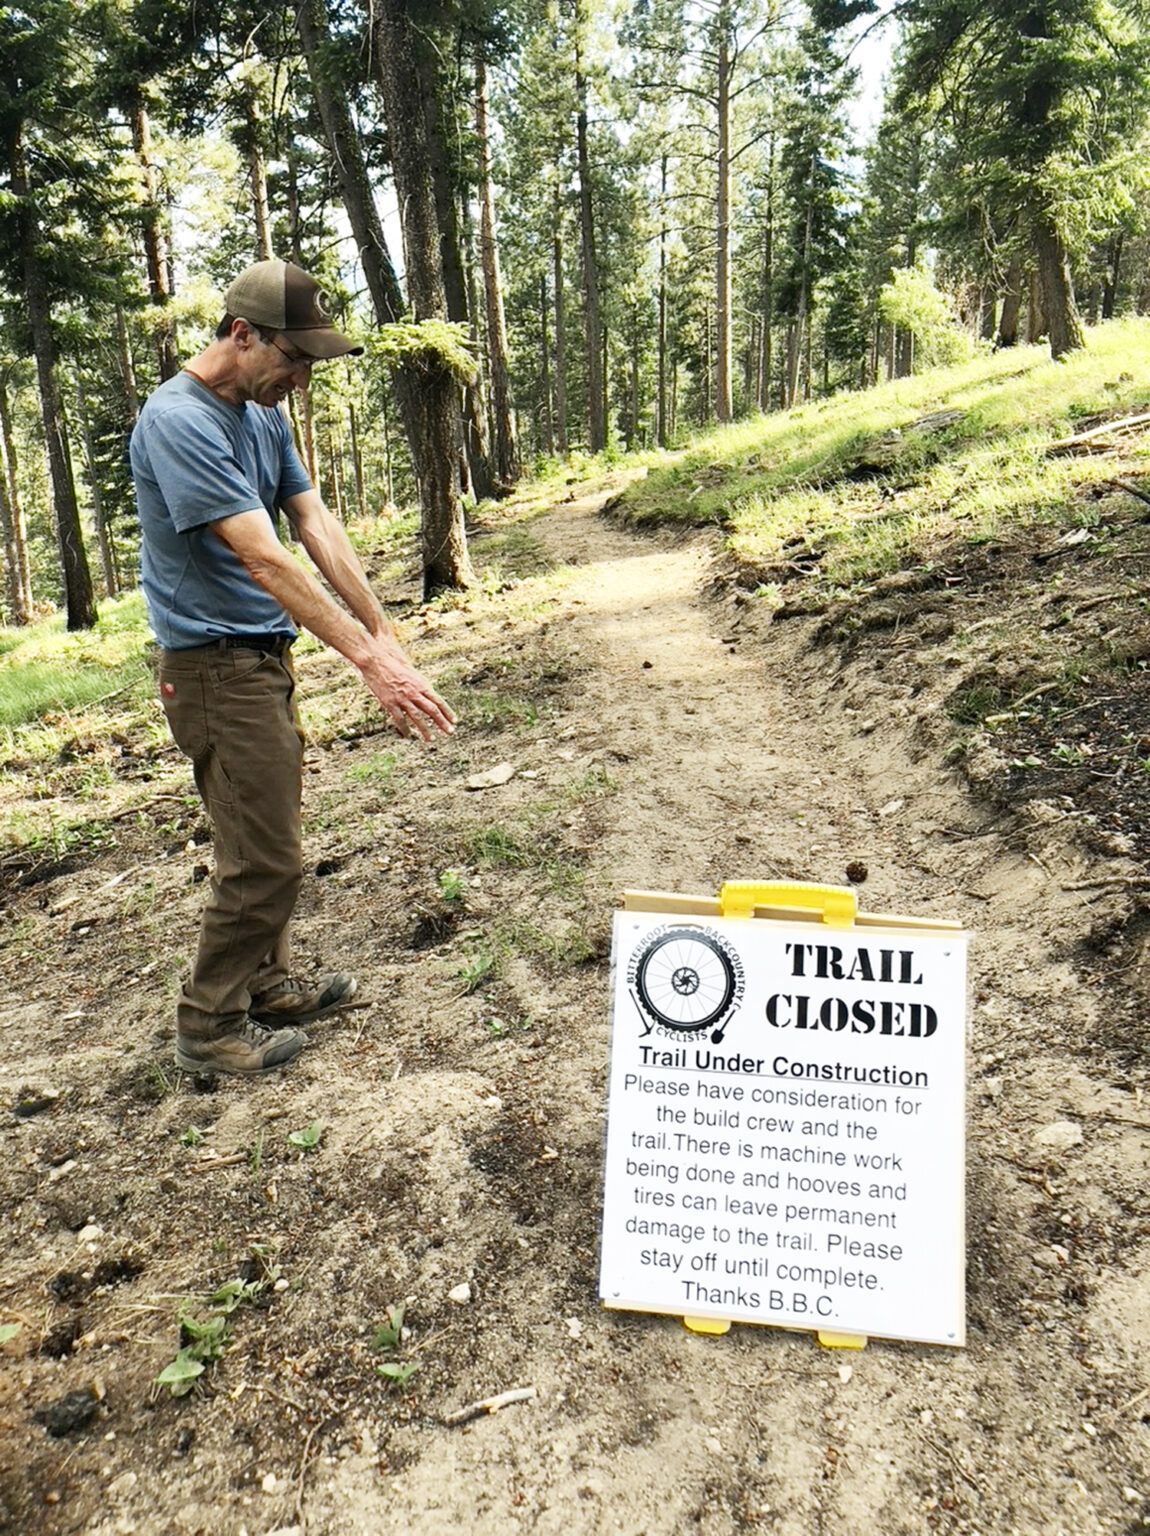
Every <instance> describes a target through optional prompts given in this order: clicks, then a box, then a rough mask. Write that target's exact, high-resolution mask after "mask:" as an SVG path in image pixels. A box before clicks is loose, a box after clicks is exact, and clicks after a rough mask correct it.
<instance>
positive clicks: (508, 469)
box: [475, 53, 520, 490]
mask: <svg viewBox="0 0 1150 1536" xmlns="http://www.w3.org/2000/svg"><path fill="white" fill-rule="evenodd" d="M475 142H476V148H477V150H478V156H479V243H480V254H481V260H482V266H483V291H484V296H485V298H486V306H485V308H486V313H487V358H488V364H489V366H490V369H491V414H492V417H493V418H494V420H493V426H494V431H493V433H492V439H493V447H494V457H495V477H496V479H497V480H498V482H499V485H500V489H502V490H509V489H510V488H511V487H512V486H513V485H515V483H516V482H517V481H518V479H519V475H520V465H519V444H518V442H517V441H516V434H515V418H514V413H513V411H512V405H511V378H510V373H509V370H508V365H507V321H506V319H505V317H504V313H503V282H502V278H501V275H500V271H499V247H498V245H497V244H496V240H495V201H494V196H493V193H492V187H491V153H490V148H489V145H488V135H487V70H486V68H485V66H484V63H483V59H482V57H481V55H480V54H479V53H477V54H476V57H475Z"/></svg>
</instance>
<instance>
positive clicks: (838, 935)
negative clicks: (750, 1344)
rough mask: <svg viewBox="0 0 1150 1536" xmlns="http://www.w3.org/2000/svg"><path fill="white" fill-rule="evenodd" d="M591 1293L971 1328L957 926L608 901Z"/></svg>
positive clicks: (930, 1335) (910, 1335) (694, 1312)
mask: <svg viewBox="0 0 1150 1536" xmlns="http://www.w3.org/2000/svg"><path fill="white" fill-rule="evenodd" d="M612 960H613V973H612V974H613V982H612V994H613V995H612V1008H613V1022H612V1045H611V1084H610V1106H609V1119H608V1134H607V1168H606V1191H605V1201H604V1211H603V1250H602V1265H601V1269H600V1281H599V1294H600V1297H601V1299H602V1301H603V1302H604V1303H605V1305H607V1306H609V1307H619V1308H624V1309H627V1310H631V1311H644V1312H670V1313H677V1314H680V1315H683V1316H689V1317H706V1318H719V1319H731V1320H732V1321H742V1322H752V1323H771V1324H775V1325H776V1326H781V1327H796V1328H818V1329H822V1330H824V1331H826V1332H836V1333H854V1334H867V1335H871V1334H873V1335H878V1336H883V1337H887V1338H896V1339H915V1340H921V1341H924V1342H928V1343H935V1344H962V1343H963V1342H964V1338H965V1307H964V1300H965V1297H964V1289H965V1287H964V1253H965V1237H964V1219H963V1177H964V1061H965V1030H966V935H965V934H962V933H958V932H940V931H933V932H930V931H925V930H919V931H912V930H900V929H894V928H889V929H886V928H882V929H880V928H851V929H832V928H829V927H827V926H826V925H824V924H820V923H786V922H776V921H773V920H770V919H757V918H756V919H722V918H694V917H680V916H676V917H668V916H665V915H655V914H652V913H644V912H620V913H617V914H616V918H615V931H614V940H613V948H612Z"/></svg>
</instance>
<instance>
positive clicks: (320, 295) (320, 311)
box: [312, 288, 331, 320]
mask: <svg viewBox="0 0 1150 1536" xmlns="http://www.w3.org/2000/svg"><path fill="white" fill-rule="evenodd" d="M312 303H313V304H314V305H315V312H316V314H317V315H318V316H319V317H320V319H321V320H330V319H331V295H330V294H329V293H328V292H327V290H326V289H325V288H317V289H316V291H315V293H314V294H313V295H312Z"/></svg>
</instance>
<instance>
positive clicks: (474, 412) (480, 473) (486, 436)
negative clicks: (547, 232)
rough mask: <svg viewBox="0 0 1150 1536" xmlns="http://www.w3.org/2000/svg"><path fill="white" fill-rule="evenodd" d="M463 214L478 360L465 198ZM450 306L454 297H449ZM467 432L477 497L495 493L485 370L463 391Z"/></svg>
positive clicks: (470, 319) (470, 225)
mask: <svg viewBox="0 0 1150 1536" xmlns="http://www.w3.org/2000/svg"><path fill="white" fill-rule="evenodd" d="M461 214H462V225H463V249H464V253H465V257H466V261H465V269H464V278H465V286H466V292H467V314H466V319H467V324H468V334H469V336H470V338H471V349H472V351H473V353H474V354H475V357H476V359H479V358H481V357H482V356H483V346H482V343H481V339H480V334H479V312H480V304H479V284H478V282H477V280H476V275H475V269H476V263H477V257H476V252H475V223H474V220H473V219H472V217H471V204H470V203H469V202H468V201H467V199H466V198H465V199H464V202H463V208H462V210H461ZM448 305H449V309H450V296H449V298H448ZM463 432H464V441H465V447H466V451H467V473H468V476H469V477H470V480H471V485H472V489H473V491H474V492H475V496H476V499H477V500H482V499H483V498H484V497H487V496H494V495H495V474H494V471H493V469H492V464H491V429H490V426H489V424H488V419H487V392H486V390H485V388H484V381H483V374H482V371H481V372H480V373H478V374H477V375H476V378H475V382H474V383H473V384H468V385H467V386H466V387H465V389H464V391H463Z"/></svg>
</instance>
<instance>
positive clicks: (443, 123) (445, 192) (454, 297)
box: [377, 34, 496, 501]
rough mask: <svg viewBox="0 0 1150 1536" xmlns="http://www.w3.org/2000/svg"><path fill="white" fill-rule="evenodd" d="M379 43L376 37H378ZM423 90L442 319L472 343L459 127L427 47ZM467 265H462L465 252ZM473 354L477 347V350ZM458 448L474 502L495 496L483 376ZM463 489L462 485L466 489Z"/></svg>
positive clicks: (467, 400) (473, 389)
mask: <svg viewBox="0 0 1150 1536" xmlns="http://www.w3.org/2000/svg"><path fill="white" fill-rule="evenodd" d="M377 41H378V34H377ZM418 63H419V68H420V69H421V71H422V80H421V84H422V91H423V101H424V107H425V115H426V123H427V149H428V154H429V156H430V162H431V184H432V189H433V191H434V195H435V215H436V220H437V222H438V224H439V254H440V261H441V264H442V269H443V293H444V301H445V303H446V305H447V318H448V319H449V320H451V321H454V322H455V324H457V325H467V326H469V327H470V329H471V339H472V344H473V345H475V344H476V343H477V342H478V340H479V324H478V305H477V303H476V295H475V285H474V282H473V280H472V275H471V268H472V267H473V265H474V259H473V257H472V255H471V246H472V243H473V239H472V232H471V227H470V225H471V221H470V216H469V212H468V208H467V203H466V199H464V200H463V201H464V206H463V210H462V212H463V217H462V221H461V219H460V187H461V181H462V170H461V167H460V165H459V156H458V154H457V153H454V152H453V151H452V150H451V148H450V145H449V140H450V142H451V143H454V142H456V141H457V140H458V138H459V124H457V123H454V122H452V123H450V124H449V123H448V122H447V120H446V119H445V116H444V114H445V113H446V112H447V111H449V106H448V101H447V99H446V94H445V90H444V84H443V74H442V69H441V66H440V62H439V59H438V58H437V57H436V56H435V54H434V53H433V51H432V50H431V49H429V48H427V47H422V48H420V49H419V54H418ZM465 250H466V252H467V261H466V263H465V261H464V252H465ZM476 352H477V354H478V347H476ZM459 431H460V447H461V449H462V451H463V453H464V455H465V460H464V463H463V464H461V466H460V473H461V476H462V477H463V480H464V482H466V481H467V480H470V482H471V484H470V490H471V492H472V494H473V495H474V497H475V499H476V501H483V500H485V499H486V498H487V497H489V496H493V495H494V494H495V490H496V486H495V475H494V473H493V470H492V466H491V463H490V442H491V433H490V430H489V427H488V422H487V404H486V401H485V399H484V388H483V378H482V374H480V375H479V376H477V377H476V379H475V381H474V382H473V383H471V384H467V385H465V386H464V388H463V391H462V402H461V416H460V428H459ZM465 488H466V486H465Z"/></svg>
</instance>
